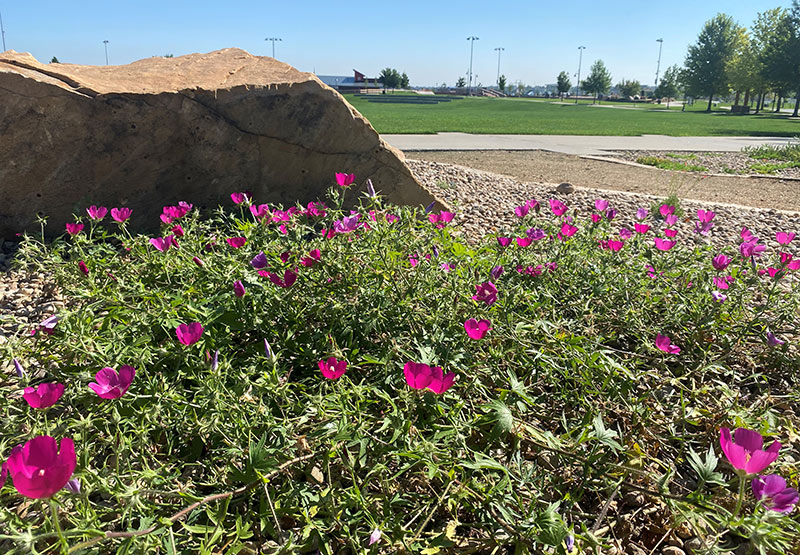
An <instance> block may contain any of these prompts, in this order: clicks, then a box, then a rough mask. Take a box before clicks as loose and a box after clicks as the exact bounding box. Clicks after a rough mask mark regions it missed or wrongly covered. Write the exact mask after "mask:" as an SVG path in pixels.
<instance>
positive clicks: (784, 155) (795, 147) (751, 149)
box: [742, 138, 800, 162]
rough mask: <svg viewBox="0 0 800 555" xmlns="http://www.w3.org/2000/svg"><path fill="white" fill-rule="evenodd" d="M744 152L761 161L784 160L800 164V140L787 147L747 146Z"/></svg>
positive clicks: (788, 144) (786, 145)
mask: <svg viewBox="0 0 800 555" xmlns="http://www.w3.org/2000/svg"><path fill="white" fill-rule="evenodd" d="M742 152H744V153H745V154H747V155H748V156H750V158H757V159H759V160H783V161H786V162H800V138H798V139H795V140H794V141H790V142H789V143H787V144H785V145H760V146H746V147H744V148H743V149H742Z"/></svg>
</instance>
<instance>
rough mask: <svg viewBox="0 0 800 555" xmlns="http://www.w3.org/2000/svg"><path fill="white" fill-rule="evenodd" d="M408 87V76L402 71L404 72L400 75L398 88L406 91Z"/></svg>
mask: <svg viewBox="0 0 800 555" xmlns="http://www.w3.org/2000/svg"><path fill="white" fill-rule="evenodd" d="M408 85H409V81H408V75H406V72H405V71H404V72H403V73H402V74H401V75H400V88H401V89H407V88H408Z"/></svg>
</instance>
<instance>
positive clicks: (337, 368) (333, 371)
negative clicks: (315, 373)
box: [317, 357, 347, 380]
mask: <svg viewBox="0 0 800 555" xmlns="http://www.w3.org/2000/svg"><path fill="white" fill-rule="evenodd" d="M317 365H318V366H319V371H320V372H322V375H323V376H325V377H326V378H328V379H329V380H338V379H339V378H341V377H342V376H344V373H345V372H347V361H346V360H337V359H336V358H334V357H330V358H329V359H328V360H320V361H319V362H318V363H317Z"/></svg>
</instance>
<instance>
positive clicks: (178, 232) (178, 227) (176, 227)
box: [170, 224, 184, 237]
mask: <svg viewBox="0 0 800 555" xmlns="http://www.w3.org/2000/svg"><path fill="white" fill-rule="evenodd" d="M170 231H171V232H172V233H174V234H175V237H183V235H184V233H183V227H182V226H181V224H176V225H174V226H173V227H172V229H170Z"/></svg>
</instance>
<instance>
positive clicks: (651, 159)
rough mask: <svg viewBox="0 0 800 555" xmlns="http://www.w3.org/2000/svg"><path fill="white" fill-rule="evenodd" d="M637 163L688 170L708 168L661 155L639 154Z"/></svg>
mask: <svg viewBox="0 0 800 555" xmlns="http://www.w3.org/2000/svg"><path fill="white" fill-rule="evenodd" d="M636 163H637V164H644V165H646V166H654V167H656V168H661V169H662V170H676V171H686V172H704V171H707V170H708V168H706V167H704V166H697V165H694V164H687V163H686V162H678V161H677V160H669V159H667V158H661V157H659V156H639V157H638V158H637V159H636Z"/></svg>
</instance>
